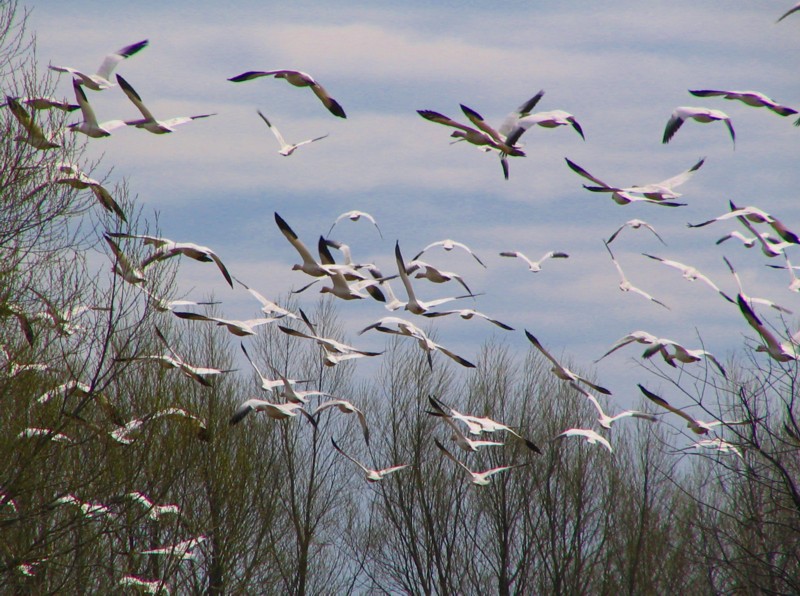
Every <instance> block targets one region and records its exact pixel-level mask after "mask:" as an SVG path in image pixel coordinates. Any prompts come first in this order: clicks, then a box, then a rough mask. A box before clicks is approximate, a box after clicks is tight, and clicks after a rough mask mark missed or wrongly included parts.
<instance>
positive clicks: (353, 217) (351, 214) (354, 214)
mask: <svg viewBox="0 0 800 596" xmlns="http://www.w3.org/2000/svg"><path fill="white" fill-rule="evenodd" d="M362 217H363V218H364V219H366V220H367V221H369V222H371V223H372V225H373V226H375V229H376V230H378V234H379V235H380V237H381V238H383V232H381V229H380V228H379V227H378V222H376V221H375V218H374V217H372V216H371V215H370V214H369V213H367V212H366V211H358V210H356V209H354V210H352V211H346V212H344V213H342V214H341V215H340V216H339V217H337V218H336V221H334V222H333V223H332V224H331V227H330V229H329V230H328V235H330V233H331V232H332V231H333V228H334V226H335V225H336V224H338V223H339V222H340V221H342V220H343V219H349V220H350V221H358V220H359V219H361V218H362Z"/></svg>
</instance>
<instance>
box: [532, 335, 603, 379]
mask: <svg viewBox="0 0 800 596" xmlns="http://www.w3.org/2000/svg"><path fill="white" fill-rule="evenodd" d="M525 336H526V337H527V338H528V340H529V341H530V342H531V343H532V344H533V345H534V347H536V349H537V350H539V351H540V352H541V353H542V355H544V357H545V358H547V359H548V360H549V361H550V362H552V363H553V368H552V369H551V370H552V371H553V374H555V375H556V376H557V377H558V378H559V379H561V380H563V381H572V382H574V383H578V382H580V383H584V384H586V385H588V386H589V387H591V388H592V389H594V390H595V391H599V392H600V393H603V394H604V395H611V392H610V391H609V390H608V389H606V388H605V387H601V386H600V385H597V384H595V383H592V382H591V381H589V380H588V379H585V378H583V377H581V376H579V375H577V374H575V373H574V372H572V371H571V370H569V369H568V368H566V367H565V366H563V365H562V364H561V363H560V362H558V360H556V359H555V358H554V357H553V356H552V355H551V354H550V352H548V351H547V350H545V349H544V346H542V344H541V343H539V340H538V339H536V338H535V337H534V336H533V334H531V332H530V331H528V330H527V329H526V330H525Z"/></svg>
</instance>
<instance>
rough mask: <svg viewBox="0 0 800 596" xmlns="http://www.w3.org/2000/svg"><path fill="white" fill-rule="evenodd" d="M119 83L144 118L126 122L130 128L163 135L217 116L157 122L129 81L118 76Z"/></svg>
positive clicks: (190, 117) (182, 117)
mask: <svg viewBox="0 0 800 596" xmlns="http://www.w3.org/2000/svg"><path fill="white" fill-rule="evenodd" d="M117 82H119V86H120V87H121V88H122V90H123V91H124V92H125V95H127V96H128V99H130V100H131V102H132V103H133V105H135V106H136V109H138V110H139V112H141V114H142V118H140V119H137V120H126V121H125V124H126V125H128V126H134V127H136V128H142V129H144V130H146V131H148V132H151V133H153V134H157V135H161V134H166V133H170V132H175V127H176V126H180V125H181V124H186V123H187V122H191V121H192V120H197V119H198V118H208V117H209V116H215V115H216V114H200V115H198V116H177V117H175V118H170V119H168V120H157V119H156V117H155V116H153V114H152V113H151V112H150V110H148V109H147V106H145V105H144V102H143V101H142V98H141V97H140V96H139V94H138V93H136V90H135V89H134V88H133V87H132V86H131V84H130V83H128V81H126V80H125V79H123V78H122V77H121V76H119V75H117Z"/></svg>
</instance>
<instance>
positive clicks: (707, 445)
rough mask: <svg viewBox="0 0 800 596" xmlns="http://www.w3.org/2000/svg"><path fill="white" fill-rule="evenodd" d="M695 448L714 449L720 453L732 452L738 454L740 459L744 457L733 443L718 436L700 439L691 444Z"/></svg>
mask: <svg viewBox="0 0 800 596" xmlns="http://www.w3.org/2000/svg"><path fill="white" fill-rule="evenodd" d="M692 447H694V448H695V449H715V450H717V451H719V452H720V453H733V454H734V455H737V456H739V458H740V459H744V458H743V456H742V451H741V449H739V448H738V447H737V446H736V445H734V444H733V443H729V442H728V441H725V440H723V439H720V438H719V437H716V438H714V439H701V440H699V441H697V442H696V443H694V444H693V445H692Z"/></svg>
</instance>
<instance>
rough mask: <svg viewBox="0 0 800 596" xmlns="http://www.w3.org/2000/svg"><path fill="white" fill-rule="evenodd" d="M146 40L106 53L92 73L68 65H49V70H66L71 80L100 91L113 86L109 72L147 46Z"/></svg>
mask: <svg viewBox="0 0 800 596" xmlns="http://www.w3.org/2000/svg"><path fill="white" fill-rule="evenodd" d="M147 44H148V41H147V40H146V39H144V40H142V41H139V42H136V43H133V44H131V45H129V46H125V47H123V48H120V49H119V50H117V51H116V52H113V53H111V54H108V55H107V56H106V57H105V58H104V59H103V62H102V64H100V68H98V69H97V72H96V73H94V74H85V73H83V72H81V71H79V70H76V69H74V68H72V67H69V66H52V65H51V66H50V67H49V68H50V70H55V71H57V72H68V73H70V74H71V75H72V76H73V80H75V81H78V82H80V84H81V85H83V86H85V87H88V88H89V89H91V90H92V91H102V90H103V89H108V88H109V87H113V86H114V83H112V82H111V80H110V79H111V73H112V71H113V70H114V69H115V68H116V66H117V64H119V63H120V62H122V61H123V60H125V59H126V58H130V57H131V56H133V55H134V54H136V53H137V52H139V51H140V50H143V49H144V48H146V47H147Z"/></svg>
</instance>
